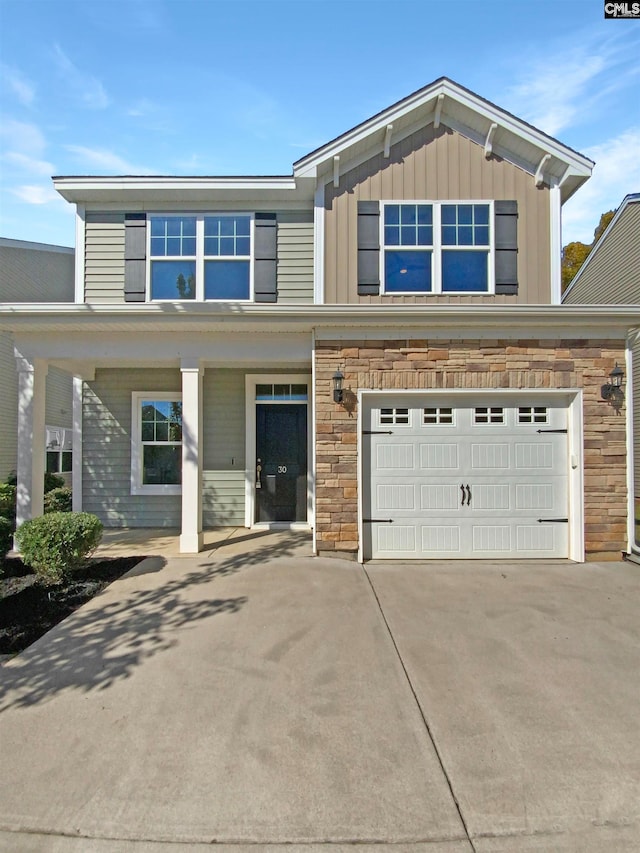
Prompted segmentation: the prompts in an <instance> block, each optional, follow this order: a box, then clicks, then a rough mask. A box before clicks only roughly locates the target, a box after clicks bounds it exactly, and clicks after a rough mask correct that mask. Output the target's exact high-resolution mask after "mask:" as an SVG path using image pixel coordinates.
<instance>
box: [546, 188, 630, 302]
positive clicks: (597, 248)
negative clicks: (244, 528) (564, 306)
mask: <svg viewBox="0 0 640 853" xmlns="http://www.w3.org/2000/svg"><path fill="white" fill-rule="evenodd" d="M631 205H640V193H629V194H628V195H626V196H625V197H624V198H623V199H622V202H621V203H620V207H618V209H617V210H616V212H615V214H614V216H613V218H612V219H611V222H610V223H609V224H608V225H607V227H606V228H605V230H604V231H603V232H602V234H601V235H600V238H599V240H598V242H597V243H596V244H595V245H594V246H593V247H592V249H591V251H590V252H589V254H588V255H587V257H586V259H585V261H584V263H583V264H582V266H581V267H580V269H579V270H578V272H577V273H576V275H575V277H574V279H573V281H572V282H571V284H570V285H569V287H568V288H567V289H566V290H565V292H564V294H563V297H562V301H563V302H571V303H576V302H589V303H591V302H593V301H594V300H593V299H592V298H591V297H592V296H593V295H594V294H595V291H596V290H597V291H598V293H597V295H598V299H597V300H596V301H598V302H606V303H611V302H620V303H623V302H625V301H627V299H625V297H627V298H629V297H630V298H631V301H632V304H634V303H639V302H640V265H639V261H640V232H639V231H638V226H639V224H640V223H639V218H640V217H639V216H638V212H639V211H638V210H637V209H636V208H633V210H632V209H631ZM630 215H631V216H632V218H631V219H629V218H628V217H629V216H630ZM605 256H606V258H605ZM601 258H604V260H603V261H602V262H601V263H598V261H599V259H601ZM599 279H601V280H599ZM613 290H615V291H616V294H615V296H616V298H612V297H613V295H614V294H613V293H612V292H610V291H613Z"/></svg>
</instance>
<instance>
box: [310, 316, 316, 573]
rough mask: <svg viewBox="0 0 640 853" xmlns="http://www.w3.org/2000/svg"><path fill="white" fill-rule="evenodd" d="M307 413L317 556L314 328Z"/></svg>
mask: <svg viewBox="0 0 640 853" xmlns="http://www.w3.org/2000/svg"><path fill="white" fill-rule="evenodd" d="M309 396H310V398H309V401H308V405H309V414H310V415H311V417H310V418H309V420H310V439H309V442H310V447H311V470H310V471H309V476H310V482H311V487H310V489H309V524H311V537H312V539H311V553H312V554H313V556H314V557H317V556H318V530H317V524H316V483H317V482H318V480H317V477H316V465H317V451H316V330H315V329H312V330H311V384H310V385H309Z"/></svg>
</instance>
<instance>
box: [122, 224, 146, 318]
mask: <svg viewBox="0 0 640 853" xmlns="http://www.w3.org/2000/svg"><path fill="white" fill-rule="evenodd" d="M146 272H147V216H146V214H145V213H125V216H124V301H125V302H144V301H145V290H146Z"/></svg>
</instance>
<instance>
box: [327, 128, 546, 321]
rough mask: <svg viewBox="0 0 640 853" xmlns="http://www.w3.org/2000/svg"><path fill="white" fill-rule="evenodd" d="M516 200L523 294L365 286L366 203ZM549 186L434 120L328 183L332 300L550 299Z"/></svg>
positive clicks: (487, 301)
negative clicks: (361, 256) (361, 207)
mask: <svg viewBox="0 0 640 853" xmlns="http://www.w3.org/2000/svg"><path fill="white" fill-rule="evenodd" d="M404 199H406V200H411V201H414V200H415V201H418V200H421V199H424V200H429V201H446V200H452V201H454V200H455V201H464V200H466V199H469V200H478V201H479V200H488V201H494V200H516V201H517V203H518V283H519V287H518V293H517V295H466V294H465V295H461V296H457V295H448V294H436V295H427V294H425V295H424V296H423V295H409V296H400V295H379V296H359V295H358V292H357V280H358V273H357V265H358V240H357V218H358V217H357V212H358V202H359V201H376V200H377V201H379V200H395V201H402V200H404ZM550 227H551V226H550V205H549V190H548V188H547V187H546V186H545V187H540V188H537V187H536V186H535V182H534V179H533V177H532V176H531V175H530V174H528V173H527V172H525V171H523V170H522V169H519V168H518V167H517V166H514V165H512V164H511V163H508V162H506V161H505V160H501V159H500V158H498V157H495V156H493V157H491V158H490V159H488V160H487V159H486V158H485V156H484V148H483V146H481V145H477V144H476V143H475V142H472V141H471V140H469V139H467V138H466V137H464V136H462V135H461V134H459V133H456V132H455V131H453V130H451V129H449V128H446V127H443V126H441V127H440V128H438V130H434V128H433V125H429V126H428V127H426V128H423V129H421V130H418V131H416V132H415V133H413V134H411V135H410V136H408V137H406V138H405V139H403V140H401V141H400V142H398V143H397V144H395V145H392V146H391V149H390V156H389V157H388V158H385V157H384V156H383V154H382V153H380V154H378V155H376V156H375V157H372V158H371V159H370V160H367V161H366V162H364V163H362V164H361V165H359V166H357V167H355V168H354V169H352V170H350V171H349V172H346V173H345V174H344V175H340V181H339V185H338V186H337V187H335V186H334V185H333V183H329V184H327V186H326V189H325V302H326V303H333V304H336V303H338V304H344V303H364V304H369V303H384V304H388V305H401V304H415V303H418V302H419V303H423V304H424V303H426V302H428V303H431V304H438V303H440V304H442V303H448V304H475V305H481V304H493V305H504V304H508V305H513V304H527V303H528V304H549V303H550V302H551V271H550V252H551V246H550Z"/></svg>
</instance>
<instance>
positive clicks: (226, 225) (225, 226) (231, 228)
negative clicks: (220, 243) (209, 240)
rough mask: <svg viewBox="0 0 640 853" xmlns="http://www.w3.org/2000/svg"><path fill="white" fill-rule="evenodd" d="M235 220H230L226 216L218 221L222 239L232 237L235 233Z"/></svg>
mask: <svg viewBox="0 0 640 853" xmlns="http://www.w3.org/2000/svg"><path fill="white" fill-rule="evenodd" d="M235 224H236V223H235V220H233V219H231V217H230V216H226V217H225V218H224V219H221V220H220V234H221V235H222V236H223V237H228V236H231V237H233V235H234V232H235Z"/></svg>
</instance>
